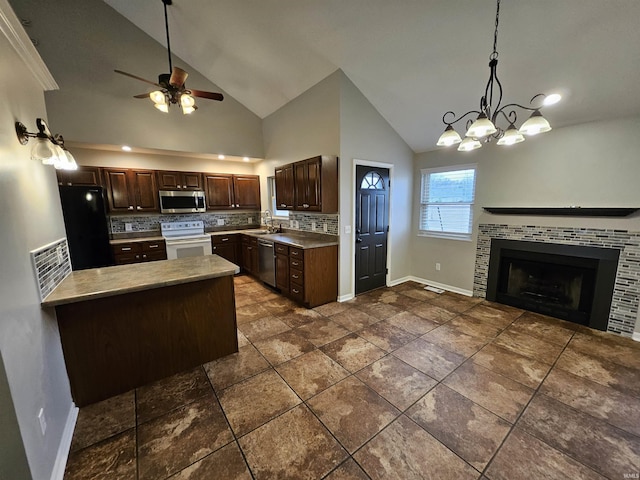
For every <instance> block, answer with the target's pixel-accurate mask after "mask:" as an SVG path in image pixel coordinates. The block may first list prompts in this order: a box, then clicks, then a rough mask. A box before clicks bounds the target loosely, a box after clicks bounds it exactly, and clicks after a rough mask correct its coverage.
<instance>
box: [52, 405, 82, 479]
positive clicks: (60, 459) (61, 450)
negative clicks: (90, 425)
mask: <svg viewBox="0 0 640 480" xmlns="http://www.w3.org/2000/svg"><path fill="white" fill-rule="evenodd" d="M78 411H79V409H78V407H76V406H75V404H74V403H73V402H72V403H71V408H69V414H68V415H67V422H66V423H65V425H64V431H63V432H62V438H60V445H59V446H58V454H57V455H56V463H55V464H54V465H53V471H52V472H51V480H63V478H64V470H65V468H66V466H67V459H68V458H69V450H71V440H72V439H73V431H74V430H75V428H76V420H78Z"/></svg>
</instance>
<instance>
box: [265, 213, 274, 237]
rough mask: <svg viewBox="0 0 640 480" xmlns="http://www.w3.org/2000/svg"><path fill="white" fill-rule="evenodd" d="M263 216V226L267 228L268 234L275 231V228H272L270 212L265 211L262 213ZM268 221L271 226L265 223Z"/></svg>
mask: <svg viewBox="0 0 640 480" xmlns="http://www.w3.org/2000/svg"><path fill="white" fill-rule="evenodd" d="M263 215H264V224H265V225H266V226H267V230H269V231H270V232H273V231H275V228H274V227H273V216H271V212H270V211H269V210H265V211H264V212H263ZM268 221H270V223H271V225H269V224H268V223H267V222H268Z"/></svg>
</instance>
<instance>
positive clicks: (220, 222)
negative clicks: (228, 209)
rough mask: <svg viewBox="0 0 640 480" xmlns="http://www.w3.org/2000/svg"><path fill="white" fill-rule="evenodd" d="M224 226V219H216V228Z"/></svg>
mask: <svg viewBox="0 0 640 480" xmlns="http://www.w3.org/2000/svg"><path fill="white" fill-rule="evenodd" d="M223 225H224V218H219V219H218V226H220V227H221V226H223Z"/></svg>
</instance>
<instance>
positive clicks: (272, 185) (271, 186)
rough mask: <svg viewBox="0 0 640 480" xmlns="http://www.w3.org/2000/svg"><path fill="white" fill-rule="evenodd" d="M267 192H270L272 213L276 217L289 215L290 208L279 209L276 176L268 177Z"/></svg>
mask: <svg viewBox="0 0 640 480" xmlns="http://www.w3.org/2000/svg"><path fill="white" fill-rule="evenodd" d="M267 193H268V194H269V205H270V206H271V208H270V210H271V212H272V213H271V215H273V216H274V217H288V216H289V210H278V207H277V205H278V204H277V203H276V177H267Z"/></svg>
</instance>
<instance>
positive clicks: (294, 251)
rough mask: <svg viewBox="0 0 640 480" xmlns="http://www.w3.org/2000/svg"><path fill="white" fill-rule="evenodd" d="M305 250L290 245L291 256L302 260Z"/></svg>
mask: <svg viewBox="0 0 640 480" xmlns="http://www.w3.org/2000/svg"><path fill="white" fill-rule="evenodd" d="M303 257H304V250H303V249H301V248H298V247H289V258H292V259H296V260H300V261H302V259H303Z"/></svg>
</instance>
